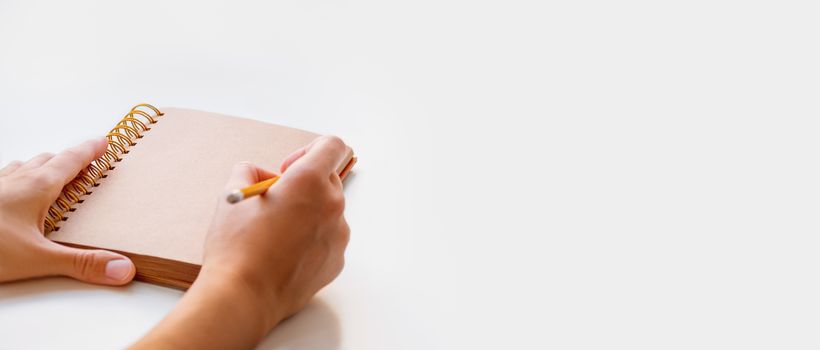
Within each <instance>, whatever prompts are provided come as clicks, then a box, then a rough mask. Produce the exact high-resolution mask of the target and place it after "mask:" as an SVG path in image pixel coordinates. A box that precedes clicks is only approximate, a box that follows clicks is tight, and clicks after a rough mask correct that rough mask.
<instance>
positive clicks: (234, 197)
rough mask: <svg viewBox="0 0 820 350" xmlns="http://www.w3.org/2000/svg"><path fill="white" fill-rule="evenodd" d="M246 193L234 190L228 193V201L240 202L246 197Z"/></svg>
mask: <svg viewBox="0 0 820 350" xmlns="http://www.w3.org/2000/svg"><path fill="white" fill-rule="evenodd" d="M244 197H245V196H244V195H242V191H233V192H231V193H229V194H228V203H231V204H234V203H238V202H239V201H241V200H242V199H244Z"/></svg>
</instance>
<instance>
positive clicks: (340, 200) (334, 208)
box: [327, 192, 345, 216]
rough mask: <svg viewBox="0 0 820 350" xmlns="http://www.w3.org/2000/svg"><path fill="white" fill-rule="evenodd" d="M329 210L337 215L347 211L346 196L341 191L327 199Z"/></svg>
mask: <svg viewBox="0 0 820 350" xmlns="http://www.w3.org/2000/svg"><path fill="white" fill-rule="evenodd" d="M327 209H328V212H330V213H331V214H333V215H334V216H336V215H341V214H342V213H344V211H345V197H344V196H343V195H342V194H341V193H335V192H334V193H332V194H331V195H330V196H329V198H328V201H327Z"/></svg>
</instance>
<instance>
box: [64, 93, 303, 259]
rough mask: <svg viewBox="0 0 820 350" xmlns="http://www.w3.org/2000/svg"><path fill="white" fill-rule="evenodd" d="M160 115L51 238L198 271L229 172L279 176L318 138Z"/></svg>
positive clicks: (183, 112)
mask: <svg viewBox="0 0 820 350" xmlns="http://www.w3.org/2000/svg"><path fill="white" fill-rule="evenodd" d="M160 110H161V111H162V112H163V113H165V115H163V116H161V117H159V118H157V123H156V124H152V125H151V126H150V127H151V130H149V131H147V132H145V133H144V134H143V135H144V137H143V138H141V139H138V140H137V144H136V145H134V146H132V147H131V148H129V153H128V154H124V155H122V158H123V160H122V161H121V162H118V163H113V165H115V169H113V170H109V171H108V172H107V174H108V177H107V178H104V179H100V181H99V182H100V185H99V186H98V187H95V188H94V189H93V193H92V194H91V195H87V196H84V197H82V199H84V200H85V202H84V203H82V204H77V210H76V211H75V212H73V213H70V215H69V216H68V220H67V221H64V222H62V223H61V224H60V230H58V231H55V232H52V233H50V234H49V238H50V239H52V240H55V241H58V242H63V243H70V244H78V245H82V246H90V247H97V248H103V249H113V250H119V251H123V252H129V253H136V254H142V255H147V256H154V257H160V258H165V259H170V260H177V261H183V262H188V263H192V264H196V265H200V264H201V263H202V248H203V244H204V241H205V235H206V233H207V229H208V226H209V224H210V222H211V216H212V214H213V212H214V209H215V207H216V203H217V201H218V200H225V188H224V186H225V183H226V181H227V179H228V176H229V175H230V172H231V168H232V166H233V165H234V164H235V163H237V162H240V161H250V162H253V163H254V164H257V165H259V166H261V167H263V168H265V169H268V170H274V171H276V172H278V169H279V165H280V164H281V163H282V160H283V159H284V158H285V157H286V156H287V155H288V154H290V153H291V152H292V151H294V150H296V149H298V148H299V147H301V146H304V145H306V144H308V143H309V142H310V141H312V140H313V139H314V138H316V137H317V136H318V135H316V134H314V133H310V132H306V131H302V130H297V129H292V128H288V127H283V126H277V125H272V124H267V123H263V122H258V121H253V120H247V119H241V118H234V117H229V116H224V115H219V114H214V113H207V112H201V111H195V110H189V109H180V108H161V109H160Z"/></svg>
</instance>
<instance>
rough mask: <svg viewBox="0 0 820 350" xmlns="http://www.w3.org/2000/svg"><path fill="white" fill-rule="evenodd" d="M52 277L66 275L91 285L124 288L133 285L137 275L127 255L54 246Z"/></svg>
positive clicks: (52, 251) (51, 249) (52, 252)
mask: <svg viewBox="0 0 820 350" xmlns="http://www.w3.org/2000/svg"><path fill="white" fill-rule="evenodd" d="M50 254H51V257H52V259H51V261H52V263H51V264H49V265H50V266H49V268H50V269H51V271H49V273H50V274H54V275H63V276H68V277H71V278H74V279H76V280H80V281H83V282H88V283H95V284H104V285H112V286H120V285H123V284H126V283H128V282H131V280H132V279H134V275H135V274H136V272H137V269H136V267H134V263H133V262H131V259H128V258H127V257H125V256H124V255H120V254H117V253H113V252H109V251H105V250H89V249H79V248H71V247H66V246H62V245H56V244H55V245H54V247H52V248H50Z"/></svg>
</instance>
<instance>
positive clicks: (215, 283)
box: [132, 276, 270, 349]
mask: <svg viewBox="0 0 820 350" xmlns="http://www.w3.org/2000/svg"><path fill="white" fill-rule="evenodd" d="M257 300H259V297H258V295H255V294H254V291H253V290H252V289H250V288H245V286H242V285H238V284H235V283H227V282H226V281H225V280H224V279H223V280H220V279H216V278H209V277H208V276H201V278H200V279H198V280H197V282H196V283H194V285H193V286H192V287H191V289H190V290H188V292H187V293H186V294H185V296H184V297H183V298H182V300H181V301H180V303H179V304H178V305H177V306H176V308H174V310H173V311H172V312H171V313H170V314H169V315H168V316H167V317H166V318H165V319H163V320H162V321H161V322H160V323H159V324H158V325H157V326H156V327H154V329H153V330H151V331H150V332H149V333H148V335H146V336H145V337H144V338H143V339H142V340H140V341H139V342H138V343H137V344H135V345H134V346H133V347H132V348H133V349H250V348H253V347H254V346H255V345H256V344H257V343H258V342H259V341H260V340H261V339H262V337H264V336H265V334H266V333H267V331H268V329H269V324H270V321H269V320H266V319H264V318H263V317H264V316H263V315H264V313H263V312H260V309H261V308H264V307H267V305H258V304H259V303H258V302H257Z"/></svg>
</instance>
